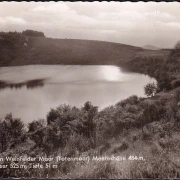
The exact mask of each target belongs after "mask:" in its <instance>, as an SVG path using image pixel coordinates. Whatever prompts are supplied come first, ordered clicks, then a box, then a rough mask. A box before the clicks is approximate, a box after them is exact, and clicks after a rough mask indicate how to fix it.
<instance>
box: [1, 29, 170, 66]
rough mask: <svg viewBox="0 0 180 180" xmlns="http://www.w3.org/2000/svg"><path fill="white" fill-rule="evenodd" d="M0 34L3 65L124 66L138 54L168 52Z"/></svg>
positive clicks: (122, 45)
mask: <svg viewBox="0 0 180 180" xmlns="http://www.w3.org/2000/svg"><path fill="white" fill-rule="evenodd" d="M0 35H1V34H0ZM0 37H1V38H0V52H1V54H0V66H16V65H29V64H78V65H86V64H101V65H102V64H106V65H107V64H111V65H121V64H123V63H125V62H127V61H129V60H131V59H132V58H134V57H137V56H153V55H155V56H163V55H164V54H167V51H166V50H159V51H151V50H144V49H142V48H140V47H135V46H130V45H124V44H119V43H112V42H104V41H93V40H75V39H74V40H72V39H52V38H43V37H29V38H27V37H26V36H24V35H22V34H8V33H4V34H2V35H1V36H0Z"/></svg>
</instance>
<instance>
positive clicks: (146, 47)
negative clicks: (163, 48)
mask: <svg viewBox="0 0 180 180" xmlns="http://www.w3.org/2000/svg"><path fill="white" fill-rule="evenodd" d="M142 48H143V49H149V50H159V49H160V48H157V47H156V46H152V45H145V46H143V47H142Z"/></svg>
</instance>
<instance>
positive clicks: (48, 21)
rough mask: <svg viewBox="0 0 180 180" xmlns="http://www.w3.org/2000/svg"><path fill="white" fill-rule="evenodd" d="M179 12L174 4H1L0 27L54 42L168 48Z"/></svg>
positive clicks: (175, 35) (175, 34)
mask: <svg viewBox="0 0 180 180" xmlns="http://www.w3.org/2000/svg"><path fill="white" fill-rule="evenodd" d="M179 8H180V3H175V2H174V3H169V4H167V3H155V2H148V3H144V2H138V3H131V2H75V3H71V2H45V3H43V2H38V3H37V2H19V3H17V2H10V3H5V2H1V3H0V26H1V27H2V28H1V29H2V30H6V31H8V30H11V31H12V30H13V29H14V30H20V31H22V30H25V29H34V30H39V31H44V32H45V34H46V36H51V37H57V38H58V37H60V38H75V39H78V38H83V39H97V40H108V41H114V42H120V43H121V42H123V43H125V44H126V43H127V44H132V45H139V46H141V45H144V44H145V41H147V44H149V43H152V44H153V45H157V46H165V45H166V44H168V46H170V45H171V44H172V41H175V37H176V38H177V40H178V34H177V33H173V32H174V31H175V32H176V31H179V28H180V23H179V19H180V13H179ZM169 31H171V32H172V33H169ZM170 37H173V38H172V40H171V38H170ZM163 39H164V40H163ZM165 42H166V43H165ZM169 42H170V43H169Z"/></svg>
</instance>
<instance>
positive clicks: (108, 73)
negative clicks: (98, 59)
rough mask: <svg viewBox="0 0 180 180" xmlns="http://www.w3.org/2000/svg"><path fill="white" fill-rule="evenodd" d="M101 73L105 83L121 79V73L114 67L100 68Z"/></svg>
mask: <svg viewBox="0 0 180 180" xmlns="http://www.w3.org/2000/svg"><path fill="white" fill-rule="evenodd" d="M101 73H102V75H103V77H104V78H105V79H106V80H107V81H119V80H120V79H122V73H121V70H120V68H119V67H116V66H101Z"/></svg>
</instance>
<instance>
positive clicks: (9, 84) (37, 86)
mask: <svg viewBox="0 0 180 180" xmlns="http://www.w3.org/2000/svg"><path fill="white" fill-rule="evenodd" d="M153 81H155V80H154V79H153V78H150V77H149V76H146V75H143V74H139V73H132V72H127V71H123V70H122V69H121V68H119V67H116V66H101V65H94V66H78V65H75V66H74V65H73V66H66V65H30V66H17V67H2V68H0V118H1V117H4V116H5V115H6V114H7V113H12V114H13V116H14V117H18V118H21V119H22V120H23V121H24V122H25V123H28V122H31V121H32V120H35V119H38V118H45V117H46V115H47V112H48V111H49V110H50V109H51V108H55V107H57V106H59V105H60V104H64V103H66V104H70V105H76V106H78V107H81V106H83V104H84V103H85V102H86V101H91V102H92V104H93V105H96V106H99V108H100V109H101V108H104V107H107V106H109V105H114V104H115V103H117V102H118V101H120V100H122V99H125V98H127V97H129V96H130V95H138V96H141V97H144V96H145V95H144V86H145V85H146V84H147V83H149V82H153Z"/></svg>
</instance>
